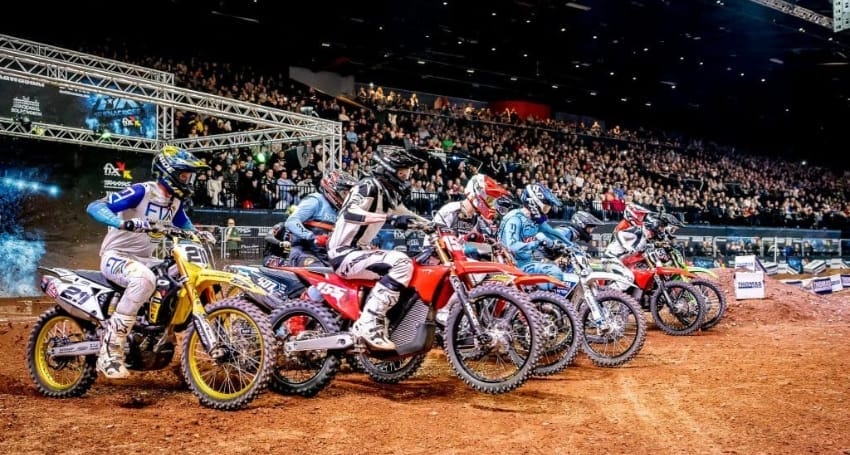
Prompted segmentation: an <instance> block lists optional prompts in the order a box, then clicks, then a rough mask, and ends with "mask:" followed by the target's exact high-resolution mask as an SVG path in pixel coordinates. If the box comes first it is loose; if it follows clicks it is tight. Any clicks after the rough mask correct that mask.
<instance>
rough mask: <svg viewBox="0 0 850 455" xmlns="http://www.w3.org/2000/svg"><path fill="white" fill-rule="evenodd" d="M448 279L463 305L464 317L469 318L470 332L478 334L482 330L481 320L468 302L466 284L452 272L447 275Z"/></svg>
mask: <svg viewBox="0 0 850 455" xmlns="http://www.w3.org/2000/svg"><path fill="white" fill-rule="evenodd" d="M449 281H450V282H451V283H452V288H453V289H454V290H455V295H456V296H457V297H458V300H459V301H460V304H461V306H462V307H463V312H464V313H466V317H467V319H469V324H470V325H471V326H472V333H474V334H475V335H480V334H481V333H482V332H483V331H482V329H481V322H480V321H479V320H478V317H477V316H478V315H477V313H476V312H475V309H474V308H472V303H470V302H469V293H467V292H466V286H465V285H464V284H463V282H461V280H460V277H458V276H457V275H454V274H453V275H452V276H450V277H449Z"/></svg>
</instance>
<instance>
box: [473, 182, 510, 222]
mask: <svg viewBox="0 0 850 455" xmlns="http://www.w3.org/2000/svg"><path fill="white" fill-rule="evenodd" d="M464 193H465V194H466V198H467V200H468V201H469V202H470V204H472V207H473V208H474V209H475V210H476V211H477V212H478V214H479V215H481V216H483V217H484V219H485V220H487V221H491V220H492V219H493V218H494V217H495V215H496V214H495V211H496V200H497V199H499V198H501V197H505V196H510V194H511V193H510V192H509V191H508V190H506V189H505V188H504V187H502V185H499V183H498V182H496V180H494V179H493V178H492V177H489V176H486V175H484V174H476V175H474V176H472V178H471V179H469V182H467V183H466V188H465V189H464Z"/></svg>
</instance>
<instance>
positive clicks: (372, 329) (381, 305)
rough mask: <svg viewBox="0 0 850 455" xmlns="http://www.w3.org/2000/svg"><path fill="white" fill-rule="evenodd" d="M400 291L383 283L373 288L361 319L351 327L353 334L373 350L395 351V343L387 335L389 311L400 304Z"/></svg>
mask: <svg viewBox="0 0 850 455" xmlns="http://www.w3.org/2000/svg"><path fill="white" fill-rule="evenodd" d="M398 296H399V292H398V291H391V290H389V289H388V288H387V287H386V286H384V285H383V284H381V283H378V284H376V285H375V287H374V288H372V292H370V293H369V298H368V299H367V300H366V305H364V306H363V312H362V313H360V318H359V319H357V322H355V323H354V325H353V326H352V327H351V332H352V333H353V334H354V335H355V336H357V337H359V338H361V339H363V341H364V342H365V343H366V344H367V345H368V346H369V347H370V348H372V349H376V350H379V351H394V350H395V348H396V346H395V343H393V342H392V340H390V337H389V335H388V334H387V317H386V315H387V311H389V309H390V308H392V307H393V305H395V304H396V303H397V302H398Z"/></svg>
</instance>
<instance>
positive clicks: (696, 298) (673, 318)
mask: <svg viewBox="0 0 850 455" xmlns="http://www.w3.org/2000/svg"><path fill="white" fill-rule="evenodd" d="M657 255H658V253H657V251H656V250H654V249H647V250H646V251H645V252H643V253H638V254H635V255H632V256H629V257H627V258H625V259H624V260H622V261H619V262H617V263H613V262H612V263H610V264H609V266H611V267H614V268H616V267H620V266H622V267H628V268H629V270H631V272H632V274H633V275H634V279H635V280H634V283H635V285H636V287H635V288H634V289H633V290H632V296H633V297H634V298H635V299H636V300H638V301H639V302H641V306H642V307H643V309H644V310H645V311H649V312H650V313H651V314H652V319H653V321H654V322H655V325H656V326H657V327H658V328H659V329H661V331H662V332H664V333H666V334H668V335H674V336H681V335H690V334H692V333H694V332H695V331H697V330H699V329H700V327H702V323H703V321H704V320H705V313H706V307H705V297H704V296H703V294H702V292H700V291H699V290H698V289H697V288H696V287H694V286H693V285H692V284H690V283H687V282H685V281H681V280H678V279H674V278H675V277H687V278H688V279H694V278H695V275H694V274H693V273H691V272H688V271H687V270H685V269H682V268H678V267H667V266H661V265H656V264H660V263H661V262H660V261H659V259H658V257H657Z"/></svg>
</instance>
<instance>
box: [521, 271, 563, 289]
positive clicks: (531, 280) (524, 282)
mask: <svg viewBox="0 0 850 455" xmlns="http://www.w3.org/2000/svg"><path fill="white" fill-rule="evenodd" d="M513 281H514V284H516V285H517V286H519V287H522V286H536V285H539V284H551V285H553V286H555V287H559V288H569V287H570V286H571V285H570V284H567V283H564V282H563V281H561V280H559V279H557V278H555V277H552V276H549V275H543V274H529V275H522V276H518V277H515V278H514V280H513Z"/></svg>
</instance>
